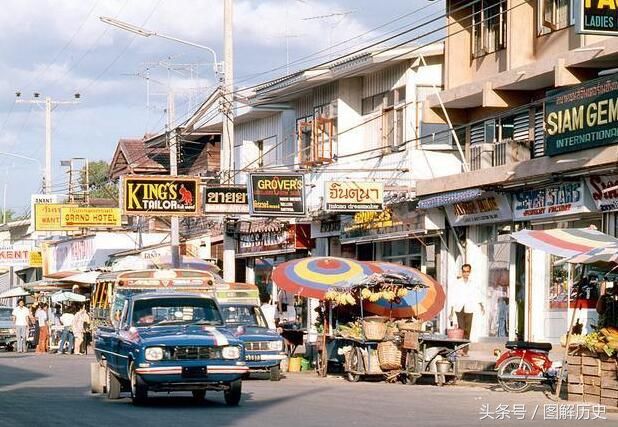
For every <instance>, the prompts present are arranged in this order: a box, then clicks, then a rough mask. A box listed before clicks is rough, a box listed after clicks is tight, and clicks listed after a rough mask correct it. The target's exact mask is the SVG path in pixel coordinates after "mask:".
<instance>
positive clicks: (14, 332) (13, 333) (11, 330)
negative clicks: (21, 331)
mask: <svg viewBox="0 0 618 427" xmlns="http://www.w3.org/2000/svg"><path fill="white" fill-rule="evenodd" d="M16 333H17V331H16V330H15V329H9V334H11V335H15V334H16Z"/></svg>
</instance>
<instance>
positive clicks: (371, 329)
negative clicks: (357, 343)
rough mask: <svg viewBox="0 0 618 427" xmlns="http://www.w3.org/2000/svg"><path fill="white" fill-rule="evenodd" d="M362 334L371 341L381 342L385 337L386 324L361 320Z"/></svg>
mask: <svg viewBox="0 0 618 427" xmlns="http://www.w3.org/2000/svg"><path fill="white" fill-rule="evenodd" d="M363 333H364V334H365V338H367V339H368V340H371V341H381V340H383V339H384V336H385V335H386V323H382V322H376V321H366V320H363Z"/></svg>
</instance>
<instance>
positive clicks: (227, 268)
mask: <svg viewBox="0 0 618 427" xmlns="http://www.w3.org/2000/svg"><path fill="white" fill-rule="evenodd" d="M233 13H234V4H233V0H225V4H224V10H223V51H224V52H223V70H224V71H223V85H222V88H221V97H222V101H221V112H222V114H223V134H222V141H221V183H222V184H228V185H230V184H233V183H234V181H233V173H234V102H233V101H234V42H233V37H232V32H233V22H234V20H233ZM226 222H227V219H224V224H223V280H224V281H226V282H235V281H236V240H235V239H234V235H233V234H232V235H230V234H228V232H227V227H226Z"/></svg>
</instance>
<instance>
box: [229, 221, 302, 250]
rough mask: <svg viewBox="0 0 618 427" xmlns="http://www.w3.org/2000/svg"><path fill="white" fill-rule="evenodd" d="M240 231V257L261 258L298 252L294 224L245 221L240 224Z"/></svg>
mask: <svg viewBox="0 0 618 427" xmlns="http://www.w3.org/2000/svg"><path fill="white" fill-rule="evenodd" d="M239 231H240V233H239V236H238V251H237V252H238V255H239V256H260V255H265V254H270V253H286V252H295V251H296V233H295V231H296V230H295V226H294V224H289V223H287V222H277V223H270V224H267V223H265V222H260V221H254V222H251V221H243V222H241V223H240V230H239Z"/></svg>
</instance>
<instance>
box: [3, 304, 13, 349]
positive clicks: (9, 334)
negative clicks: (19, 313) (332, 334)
mask: <svg viewBox="0 0 618 427" xmlns="http://www.w3.org/2000/svg"><path fill="white" fill-rule="evenodd" d="M12 313H13V309H12V308H11V307H0V347H1V348H4V349H5V350H6V351H13V350H14V349H15V344H16V343H17V334H16V332H15V327H14V326H13V320H12V318H11V315H12Z"/></svg>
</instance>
